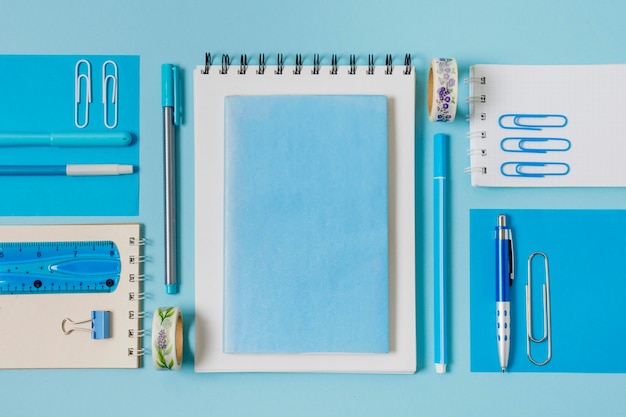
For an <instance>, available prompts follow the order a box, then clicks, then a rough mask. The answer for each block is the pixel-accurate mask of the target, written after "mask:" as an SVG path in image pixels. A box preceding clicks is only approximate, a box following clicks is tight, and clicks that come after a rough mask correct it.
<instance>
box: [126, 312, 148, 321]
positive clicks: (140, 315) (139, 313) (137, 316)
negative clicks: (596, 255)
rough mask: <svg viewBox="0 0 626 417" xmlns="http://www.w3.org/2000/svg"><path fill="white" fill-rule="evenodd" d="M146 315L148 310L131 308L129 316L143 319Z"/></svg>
mask: <svg viewBox="0 0 626 417" xmlns="http://www.w3.org/2000/svg"><path fill="white" fill-rule="evenodd" d="M145 317H146V312H145V311H133V310H130V311H129V312H128V318H129V319H130V320H134V319H143V318H145Z"/></svg>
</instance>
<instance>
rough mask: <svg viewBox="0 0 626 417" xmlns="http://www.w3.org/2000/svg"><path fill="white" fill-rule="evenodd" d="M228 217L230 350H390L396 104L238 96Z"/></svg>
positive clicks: (232, 114)
mask: <svg viewBox="0 0 626 417" xmlns="http://www.w3.org/2000/svg"><path fill="white" fill-rule="evenodd" d="M224 215H225V231H224V234H225V235H224V236H225V273H224V274H225V285H224V293H225V296H224V352H226V353H305V352H320V353H321V352H335V353H336V352H350V353H356V352H358V353H366V352H367V353H386V352H388V351H389V313H388V309H389V308H388V226H387V222H388V220H387V98H386V97H384V96H231V97H227V98H226V99H225V213H224Z"/></svg>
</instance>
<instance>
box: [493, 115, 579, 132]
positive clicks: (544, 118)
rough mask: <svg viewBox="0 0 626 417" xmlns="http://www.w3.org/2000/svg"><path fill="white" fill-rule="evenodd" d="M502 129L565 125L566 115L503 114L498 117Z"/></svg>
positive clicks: (528, 128) (536, 128)
mask: <svg viewBox="0 0 626 417" xmlns="http://www.w3.org/2000/svg"><path fill="white" fill-rule="evenodd" d="M498 125H499V126H500V127H501V128H502V129H518V130H541V129H545V128H558V127H565V126H566V125H567V117H565V116H564V115H562V114H515V113H511V114H503V115H502V116H500V117H499V118H498Z"/></svg>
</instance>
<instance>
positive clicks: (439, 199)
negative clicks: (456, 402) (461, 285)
mask: <svg viewBox="0 0 626 417" xmlns="http://www.w3.org/2000/svg"><path fill="white" fill-rule="evenodd" d="M447 140H448V135H445V134H442V133H438V134H436V135H435V160H434V170H433V194H434V195H433V196H434V208H433V215H434V219H433V220H434V226H433V228H434V240H435V259H434V288H435V297H434V300H435V304H434V305H435V311H434V313H435V371H436V372H437V373H445V372H446V365H447V363H448V338H447V329H446V328H447V312H446V301H447V282H446V281H447V279H448V267H447V261H446V255H447V250H448V248H447V236H446V233H447V232H446V221H447V203H446V175H447V161H446V155H447V153H448V152H447V148H448V146H447Z"/></svg>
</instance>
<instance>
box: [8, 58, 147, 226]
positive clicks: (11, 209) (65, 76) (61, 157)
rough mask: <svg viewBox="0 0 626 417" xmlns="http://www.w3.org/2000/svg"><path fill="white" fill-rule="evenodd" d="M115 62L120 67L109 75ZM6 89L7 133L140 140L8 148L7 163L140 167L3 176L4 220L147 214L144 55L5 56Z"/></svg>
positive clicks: (113, 68)
mask: <svg viewBox="0 0 626 417" xmlns="http://www.w3.org/2000/svg"><path fill="white" fill-rule="evenodd" d="M80 61H82V62H80ZM107 61H110V62H112V63H114V64H111V63H108V64H106V67H105V68H104V71H103V65H105V63H107ZM79 62H80V64H79ZM115 66H117V71H116V69H115ZM115 76H117V77H116V80H115V79H114V77H115ZM105 80H106V90H105V89H104V88H103V87H104V84H105ZM77 84H78V90H79V91H78V95H79V97H80V98H79V102H78V103H77V102H76V95H77V92H76V87H77ZM114 85H115V86H116V87H117V95H116V97H115V98H116V104H114V103H113V97H114V95H115V93H114ZM88 86H91V99H92V100H91V103H89V104H87V91H88V88H87V87H88ZM0 91H1V92H2V93H1V95H2V100H0V114H1V115H2V117H0V133H2V134H4V133H9V132H10V133H14V132H21V133H26V132H28V133H39V134H49V133H66V132H67V133H72V134H75V133H81V134H82V133H85V134H89V133H107V132H125V133H129V134H130V135H131V137H132V142H131V143H130V145H128V146H115V147H90V146H86V147H82V146H76V147H52V146H28V147H27V146H0V165H66V164H124V165H133V166H134V170H135V173H134V174H130V175H116V176H88V177H85V176H80V177H66V176H50V175H42V176H15V175H3V176H1V177H0V181H2V192H3V195H4V196H5V198H3V201H2V204H0V216H136V215H138V214H139V174H138V170H139V57H138V56H126V55H124V56H120V55H115V56H106V55H97V56H96V55H0ZM103 91H104V95H108V99H107V98H106V97H105V100H107V103H108V104H107V112H106V116H107V120H106V121H105V110H104V109H105V106H104V105H103ZM116 107H117V110H116ZM87 109H88V111H89V114H88V115H87V114H86V113H87ZM116 113H117V120H116ZM116 122H117V123H116ZM79 126H80V127H79ZM7 196H8V197H9V198H6V197H7Z"/></svg>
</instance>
